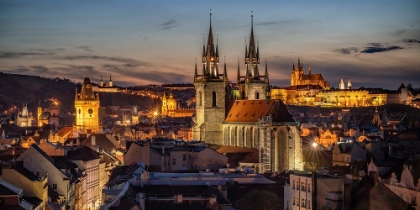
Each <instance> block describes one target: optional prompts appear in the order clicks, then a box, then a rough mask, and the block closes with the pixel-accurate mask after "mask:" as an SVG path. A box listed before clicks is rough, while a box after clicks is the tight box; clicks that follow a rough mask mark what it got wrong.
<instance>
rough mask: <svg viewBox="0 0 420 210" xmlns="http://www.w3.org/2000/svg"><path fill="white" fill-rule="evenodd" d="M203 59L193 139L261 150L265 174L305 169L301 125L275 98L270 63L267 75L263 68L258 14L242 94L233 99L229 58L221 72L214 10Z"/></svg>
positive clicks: (196, 82)
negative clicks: (261, 71) (229, 78)
mask: <svg viewBox="0 0 420 210" xmlns="http://www.w3.org/2000/svg"><path fill="white" fill-rule="evenodd" d="M201 63H202V71H201V74H199V73H198V67H197V63H196V64H195V72H194V86H195V89H196V113H195V117H194V118H193V120H194V126H193V139H197V140H202V141H205V142H206V143H208V144H213V145H227V146H236V147H250V148H257V149H258V150H259V163H258V168H257V171H258V172H259V173H264V172H275V171H283V170H284V169H297V170H301V169H303V162H302V161H303V160H302V151H301V147H302V145H301V139H300V131H299V130H298V124H297V123H296V122H295V121H294V120H293V118H292V116H291V115H290V113H289V112H288V110H287V108H286V106H285V105H284V103H283V102H282V101H281V100H278V99H271V98H270V84H269V77H268V67H267V64H266V66H265V72H264V75H260V72H259V64H260V54H259V46H257V45H256V44H255V39H254V30H253V15H252V16H251V35H250V38H249V44H248V45H247V46H246V48H245V65H246V68H245V69H246V71H245V74H244V75H243V76H241V72H240V65H239V62H238V73H237V83H238V88H239V97H238V98H233V97H232V94H231V91H232V90H231V88H230V85H228V83H229V80H228V76H227V69H226V62H225V63H224V66H223V73H219V68H218V64H219V47H218V45H216V46H215V44H214V41H213V31H212V25H211V14H210V29H209V34H208V38H207V44H205V45H204V46H203V52H202V59H201Z"/></svg>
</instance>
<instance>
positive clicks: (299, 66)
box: [297, 56, 302, 68]
mask: <svg viewBox="0 0 420 210" xmlns="http://www.w3.org/2000/svg"><path fill="white" fill-rule="evenodd" d="M297 66H298V68H301V67H302V66H301V65H300V58H299V56H298V64H297Z"/></svg>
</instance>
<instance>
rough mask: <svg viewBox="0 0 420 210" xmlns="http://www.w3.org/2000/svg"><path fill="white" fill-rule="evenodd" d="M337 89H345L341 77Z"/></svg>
mask: <svg viewBox="0 0 420 210" xmlns="http://www.w3.org/2000/svg"><path fill="white" fill-rule="evenodd" d="M338 89H340V90H344V89H345V87H344V81H343V79H341V81H340V84H338Z"/></svg>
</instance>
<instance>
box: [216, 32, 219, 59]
mask: <svg viewBox="0 0 420 210" xmlns="http://www.w3.org/2000/svg"><path fill="white" fill-rule="evenodd" d="M216 57H219V34H216Z"/></svg>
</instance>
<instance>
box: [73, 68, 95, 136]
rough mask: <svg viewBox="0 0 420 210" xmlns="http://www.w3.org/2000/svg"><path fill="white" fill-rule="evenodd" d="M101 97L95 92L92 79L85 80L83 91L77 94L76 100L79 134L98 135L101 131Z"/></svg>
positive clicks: (76, 125) (86, 78)
mask: <svg viewBox="0 0 420 210" xmlns="http://www.w3.org/2000/svg"><path fill="white" fill-rule="evenodd" d="M99 106H100V104H99V95H98V94H97V93H94V92H93V89H92V84H91V82H90V78H89V77H86V76H85V78H84V80H83V84H82V90H81V91H80V93H79V92H77V88H76V96H75V100H74V107H75V108H76V121H75V127H76V130H77V131H79V132H83V133H84V132H87V133H96V132H98V131H100V130H101V126H100V124H99Z"/></svg>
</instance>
